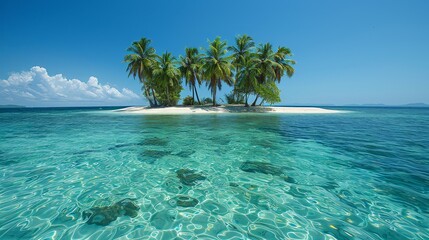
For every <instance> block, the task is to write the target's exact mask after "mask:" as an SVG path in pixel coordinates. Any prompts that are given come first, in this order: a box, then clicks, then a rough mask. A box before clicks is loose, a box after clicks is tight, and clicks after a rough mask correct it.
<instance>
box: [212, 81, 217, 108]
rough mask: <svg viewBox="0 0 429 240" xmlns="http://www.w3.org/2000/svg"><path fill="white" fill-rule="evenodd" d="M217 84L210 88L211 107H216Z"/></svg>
mask: <svg viewBox="0 0 429 240" xmlns="http://www.w3.org/2000/svg"><path fill="white" fill-rule="evenodd" d="M216 85H217V84H215V85H214V87H212V89H213V106H214V107H216V87H217V86H216Z"/></svg>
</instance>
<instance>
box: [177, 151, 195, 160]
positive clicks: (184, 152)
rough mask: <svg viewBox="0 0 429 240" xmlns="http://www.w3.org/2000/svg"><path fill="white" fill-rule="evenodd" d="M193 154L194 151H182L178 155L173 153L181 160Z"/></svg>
mask: <svg viewBox="0 0 429 240" xmlns="http://www.w3.org/2000/svg"><path fill="white" fill-rule="evenodd" d="M194 153H195V150H183V151H180V152H178V153H175V154H174V155H176V156H178V157H181V158H187V157H189V156H191V155H192V154H194Z"/></svg>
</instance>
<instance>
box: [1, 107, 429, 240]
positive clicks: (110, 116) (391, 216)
mask: <svg viewBox="0 0 429 240" xmlns="http://www.w3.org/2000/svg"><path fill="white" fill-rule="evenodd" d="M344 110H351V111H353V112H351V113H342V114H331V115H270V114H237V115H226V114H225V115H199V116H198V115H189V116H136V115H125V114H119V113H109V112H108V111H105V109H104V110H99V109H98V108H94V109H88V108H81V109H79V108H76V109H22V110H0V111H1V112H0V123H1V125H0V183H1V188H0V239H51V238H52V239H116V238H119V239H136V238H137V239H147V238H149V237H152V238H154V239H173V238H175V237H179V238H182V239H191V238H205V239H210V238H213V239H215V238H219V239H428V238H429V230H428V229H429V154H428V153H427V150H428V149H429V127H428V126H429V109H407V108H350V109H346V108H345V109H344ZM261 162H262V164H261ZM263 163H269V164H270V165H268V164H263ZM255 166H256V167H255ZM178 171H179V172H178ZM192 171H193V172H192ZM178 173H179V174H178ZM270 173H271V174H270ZM180 177H181V178H180ZM121 201H122V202H121ZM124 202H128V203H130V204H131V206H136V207H137V208H138V209H137V210H136V209H134V208H132V210H133V211H131V212H127V210H129V208H127V207H126V206H128V205H124V204H123V203H124ZM121 204H122V205H121ZM133 204H134V205H133ZM195 204H196V205H195ZM194 205H195V206H194ZM105 206H110V207H108V208H102V207H105ZM124 206H125V207H124ZM118 209H119V210H118ZM91 213H92V214H93V218H92V219H91V218H90V217H89V216H91ZM97 214H98V215H97ZM103 214H104V215H103ZM95 215H96V216H95ZM112 215H113V217H112V219H110V220H112V221H110V220H109V221H107V222H108V224H104V225H105V226H102V225H98V224H95V223H100V219H101V220H103V219H104V220H106V218H108V217H109V216H112ZM115 217H117V218H115ZM89 223H93V224H89ZM105 223H106V222H105Z"/></svg>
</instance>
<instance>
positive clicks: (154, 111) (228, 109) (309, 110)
mask: <svg viewBox="0 0 429 240" xmlns="http://www.w3.org/2000/svg"><path fill="white" fill-rule="evenodd" d="M114 111H115V112H120V113H131V114H150V115H176V114H214V113H293V114H326V113H340V112H341V111H337V110H330V109H324V108H318V107H243V106H218V107H212V106H193V107H187V106H176V107H161V108H149V107H127V108H122V109H118V110H114Z"/></svg>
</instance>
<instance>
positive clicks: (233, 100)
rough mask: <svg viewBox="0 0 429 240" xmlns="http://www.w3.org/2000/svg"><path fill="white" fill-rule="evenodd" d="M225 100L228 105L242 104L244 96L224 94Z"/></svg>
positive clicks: (240, 94)
mask: <svg viewBox="0 0 429 240" xmlns="http://www.w3.org/2000/svg"><path fill="white" fill-rule="evenodd" d="M225 99H226V102H227V103H228V104H244V94H242V93H238V92H234V91H232V92H230V93H228V94H225Z"/></svg>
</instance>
